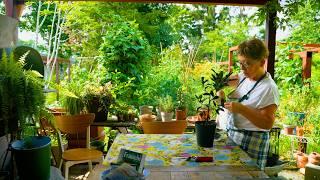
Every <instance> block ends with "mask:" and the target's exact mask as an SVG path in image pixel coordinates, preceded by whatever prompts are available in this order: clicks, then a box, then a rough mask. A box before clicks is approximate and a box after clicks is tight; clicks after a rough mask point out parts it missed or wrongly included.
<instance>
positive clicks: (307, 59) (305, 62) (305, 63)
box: [299, 51, 312, 80]
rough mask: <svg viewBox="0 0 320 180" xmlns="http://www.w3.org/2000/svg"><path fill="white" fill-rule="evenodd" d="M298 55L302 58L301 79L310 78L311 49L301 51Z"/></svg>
mask: <svg viewBox="0 0 320 180" xmlns="http://www.w3.org/2000/svg"><path fill="white" fill-rule="evenodd" d="M299 55H300V57H301V59H302V79H303V80H307V79H309V78H311V62H312V51H303V52H300V53H299Z"/></svg>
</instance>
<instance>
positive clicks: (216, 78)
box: [195, 69, 231, 147]
mask: <svg viewBox="0 0 320 180" xmlns="http://www.w3.org/2000/svg"><path fill="white" fill-rule="evenodd" d="M230 75H231V73H228V74H225V73H223V72H222V71H220V72H216V71H215V70H214V69H212V74H211V77H210V79H205V78H204V77H202V78H201V83H202V87H203V92H202V93H201V94H200V95H199V96H196V98H197V100H198V102H199V103H200V104H201V106H200V107H198V108H197V109H198V110H199V109H207V112H209V113H208V115H206V116H205V118H206V119H205V121H197V122H196V123H195V125H196V126H195V127H196V128H195V129H196V136H197V143H198V145H199V146H201V147H212V146H213V139H214V134H215V128H216V122H215V120H211V119H210V112H212V113H216V114H219V111H220V110H223V109H222V107H221V106H220V105H219V104H218V103H216V102H215V101H216V100H217V99H218V98H219V97H218V96H217V92H218V91H219V90H221V89H222V88H223V87H224V86H226V85H227V84H228V79H229V77H230ZM210 110H211V111H210Z"/></svg>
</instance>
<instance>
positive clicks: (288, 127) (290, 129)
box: [283, 125, 296, 135]
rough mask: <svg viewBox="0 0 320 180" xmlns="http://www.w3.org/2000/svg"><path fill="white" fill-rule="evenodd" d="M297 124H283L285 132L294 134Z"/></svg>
mask: <svg viewBox="0 0 320 180" xmlns="http://www.w3.org/2000/svg"><path fill="white" fill-rule="evenodd" d="M295 127H296V126H294V125H283V128H284V133H285V134H288V135H293V130H294V128H295Z"/></svg>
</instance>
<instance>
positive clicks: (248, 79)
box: [220, 39, 279, 169]
mask: <svg viewBox="0 0 320 180" xmlns="http://www.w3.org/2000/svg"><path fill="white" fill-rule="evenodd" d="M267 57H268V50H267V48H266V46H265V45H264V43H263V42H262V41H261V40H259V39H252V40H248V41H244V42H242V43H241V44H240V45H239V46H238V59H239V63H240V67H241V70H242V72H241V73H239V74H238V75H236V83H233V85H235V86H236V89H235V91H234V92H232V93H231V94H230V95H228V98H229V101H228V98H227V102H226V103H224V107H225V109H226V111H227V112H228V116H227V117H228V118H227V132H228V136H229V138H230V139H232V140H233V141H234V142H235V143H236V144H238V145H239V146H240V147H241V148H242V149H243V150H244V151H246V152H247V153H248V155H249V156H250V157H251V158H253V159H254V160H256V163H257V165H258V166H259V167H260V168H261V169H264V167H265V165H266V161H267V155H268V149H269V130H270V129H271V128H272V126H273V123H274V120H275V112H276V110H277V107H278V105H279V93H278V89H277V86H276V84H275V82H274V81H273V79H272V77H271V75H270V74H269V73H268V72H266V71H265V68H264V65H265V61H266V58H267ZM230 84H231V85H232V83H230ZM223 94H224V93H223V92H220V95H221V96H223ZM235 98H236V100H234V99H235ZM231 99H233V101H230V100H231Z"/></svg>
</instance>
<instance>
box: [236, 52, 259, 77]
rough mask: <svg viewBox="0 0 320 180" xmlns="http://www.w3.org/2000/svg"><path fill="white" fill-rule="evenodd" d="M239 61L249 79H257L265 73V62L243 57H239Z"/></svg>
mask: <svg viewBox="0 0 320 180" xmlns="http://www.w3.org/2000/svg"><path fill="white" fill-rule="evenodd" d="M238 60H239V63H240V68H241V70H242V71H243V73H244V75H245V76H246V77H248V78H249V79H255V78H256V77H257V76H259V75H260V73H261V72H264V63H265V60H260V61H259V60H252V59H249V58H246V57H244V56H241V55H238Z"/></svg>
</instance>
